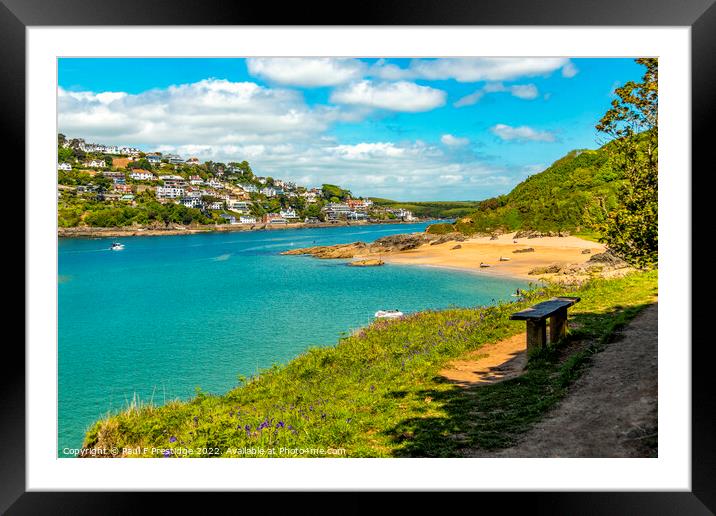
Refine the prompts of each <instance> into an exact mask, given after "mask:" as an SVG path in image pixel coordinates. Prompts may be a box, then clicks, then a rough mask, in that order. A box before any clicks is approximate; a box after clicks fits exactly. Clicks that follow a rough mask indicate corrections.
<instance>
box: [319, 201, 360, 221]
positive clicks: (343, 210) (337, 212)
mask: <svg viewBox="0 0 716 516" xmlns="http://www.w3.org/2000/svg"><path fill="white" fill-rule="evenodd" d="M323 211H324V212H325V213H326V218H328V219H329V220H336V219H340V218H343V217H347V216H348V214H349V213H351V212H352V211H353V210H351V207H350V206H348V205H347V204H343V203H337V202H331V203H328V204H326V206H325V207H324V208H323Z"/></svg>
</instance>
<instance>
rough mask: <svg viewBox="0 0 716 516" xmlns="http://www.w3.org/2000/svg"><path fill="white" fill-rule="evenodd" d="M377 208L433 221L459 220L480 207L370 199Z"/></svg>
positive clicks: (475, 203)
mask: <svg viewBox="0 0 716 516" xmlns="http://www.w3.org/2000/svg"><path fill="white" fill-rule="evenodd" d="M370 200H371V201H373V203H374V204H376V205H378V206H383V207H386V208H395V209H400V208H402V209H405V210H410V211H412V212H413V215H415V216H416V217H428V218H434V219H459V218H461V217H465V216H467V215H469V214H471V213H473V212H474V211H475V210H476V209H478V207H479V206H480V202H479V201H425V202H401V201H393V200H391V199H381V198H379V197H370Z"/></svg>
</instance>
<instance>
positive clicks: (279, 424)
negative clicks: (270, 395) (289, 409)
mask: <svg viewBox="0 0 716 516" xmlns="http://www.w3.org/2000/svg"><path fill="white" fill-rule="evenodd" d="M283 427H284V424H283V421H279V422H278V423H276V428H283Z"/></svg>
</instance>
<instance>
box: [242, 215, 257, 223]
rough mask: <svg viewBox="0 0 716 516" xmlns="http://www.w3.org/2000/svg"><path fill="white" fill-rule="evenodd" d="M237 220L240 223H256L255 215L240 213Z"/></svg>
mask: <svg viewBox="0 0 716 516" xmlns="http://www.w3.org/2000/svg"><path fill="white" fill-rule="evenodd" d="M239 222H241V223H242V224H256V217H252V216H250V215H242V216H241V217H239Z"/></svg>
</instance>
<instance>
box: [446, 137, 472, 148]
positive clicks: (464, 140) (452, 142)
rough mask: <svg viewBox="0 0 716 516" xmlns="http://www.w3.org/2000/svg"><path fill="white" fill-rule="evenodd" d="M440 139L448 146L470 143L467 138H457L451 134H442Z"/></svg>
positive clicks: (460, 145)
mask: <svg viewBox="0 0 716 516" xmlns="http://www.w3.org/2000/svg"><path fill="white" fill-rule="evenodd" d="M440 141H441V142H443V143H444V144H445V145H447V146H448V147H462V146H464V145H467V144H468V143H470V139H469V138H459V137H457V136H453V135H452V134H443V135H442V136H441V137H440Z"/></svg>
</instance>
